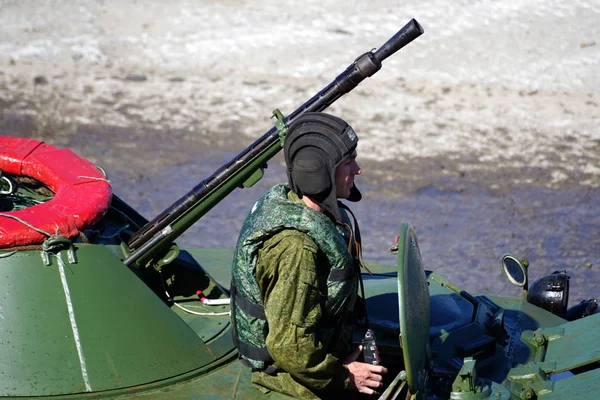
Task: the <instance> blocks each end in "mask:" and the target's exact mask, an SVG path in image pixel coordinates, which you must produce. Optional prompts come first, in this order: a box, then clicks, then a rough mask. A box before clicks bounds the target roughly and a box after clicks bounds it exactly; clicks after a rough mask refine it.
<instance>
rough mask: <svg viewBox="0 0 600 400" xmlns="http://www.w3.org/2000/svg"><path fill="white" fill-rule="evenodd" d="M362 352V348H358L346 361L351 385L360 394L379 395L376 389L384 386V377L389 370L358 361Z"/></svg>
mask: <svg viewBox="0 0 600 400" xmlns="http://www.w3.org/2000/svg"><path fill="white" fill-rule="evenodd" d="M361 351H362V346H358V347H357V348H356V350H354V352H353V353H352V354H350V355H349V356H348V357H347V358H346V359H345V360H344V365H345V366H346V368H348V371H350V383H351V385H352V387H353V389H355V390H356V391H358V392H360V393H366V394H374V393H377V392H376V391H375V390H374V389H379V388H380V387H382V386H383V375H384V374H387V372H388V371H387V368H385V367H383V366H381V365H371V364H365V363H362V362H358V361H356V360H357V359H358V357H359V356H360V353H361Z"/></svg>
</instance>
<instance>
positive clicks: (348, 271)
mask: <svg viewBox="0 0 600 400" xmlns="http://www.w3.org/2000/svg"><path fill="white" fill-rule="evenodd" d="M356 273H357V271H356V269H355V268H341V269H332V270H331V271H330V272H329V280H331V281H349V280H352V279H353V278H354V277H355V276H356Z"/></svg>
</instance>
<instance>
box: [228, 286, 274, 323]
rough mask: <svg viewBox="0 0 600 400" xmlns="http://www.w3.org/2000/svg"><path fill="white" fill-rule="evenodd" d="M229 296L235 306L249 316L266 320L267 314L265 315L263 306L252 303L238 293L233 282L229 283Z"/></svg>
mask: <svg viewBox="0 0 600 400" xmlns="http://www.w3.org/2000/svg"><path fill="white" fill-rule="evenodd" d="M231 297H232V298H233V301H234V302H235V305H236V307H239V308H240V309H241V310H243V311H244V312H245V313H246V314H248V315H249V316H251V317H254V318H258V319H262V320H263V321H266V320H267V316H266V315H265V308H264V307H263V306H261V305H260V304H256V303H253V302H251V301H249V300H248V299H246V298H245V297H244V296H242V295H240V294H239V293H238V291H237V288H236V287H235V285H234V284H233V283H232V284H231Z"/></svg>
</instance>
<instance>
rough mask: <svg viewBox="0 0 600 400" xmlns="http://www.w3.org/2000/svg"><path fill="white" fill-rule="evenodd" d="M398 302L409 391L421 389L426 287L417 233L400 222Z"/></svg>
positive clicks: (427, 318)
mask: <svg viewBox="0 0 600 400" xmlns="http://www.w3.org/2000/svg"><path fill="white" fill-rule="evenodd" d="M398 305H399V313H400V345H401V346H402V353H403V357H404V368H405V369H406V378H407V383H408V387H409V389H410V391H411V393H413V394H416V393H418V392H421V393H422V392H423V390H424V385H425V363H426V360H427V352H428V345H429V322H430V313H429V306H430V305H429V288H428V286H427V279H426V277H425V271H424V270H423V266H422V263H421V252H420V251H419V244H418V243H417V235H416V233H415V231H414V229H413V227H412V226H411V225H410V224H409V223H403V224H402V226H401V227H400V234H399V235H398Z"/></svg>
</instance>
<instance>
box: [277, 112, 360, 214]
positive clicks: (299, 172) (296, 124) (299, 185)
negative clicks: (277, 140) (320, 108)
mask: <svg viewBox="0 0 600 400" xmlns="http://www.w3.org/2000/svg"><path fill="white" fill-rule="evenodd" d="M357 143H358V137H357V136H356V133H355V132H354V130H353V129H352V127H351V126H350V125H348V123H346V122H345V121H344V120H342V119H341V118H338V117H335V116H333V115H330V114H325V113H322V112H309V113H306V114H304V115H302V116H300V117H298V118H297V119H296V120H294V121H293V122H292V123H291V125H290V127H289V129H288V133H287V136H286V139H285V145H284V155H285V163H286V166H287V176H288V181H289V184H290V188H291V189H292V191H294V192H295V193H297V194H298V195H299V196H303V195H307V196H309V197H310V198H311V199H313V200H314V201H316V202H318V203H319V204H320V205H321V206H322V207H323V208H324V209H325V211H327V212H328V213H329V214H331V215H332V216H333V217H334V218H335V219H336V220H338V221H341V219H342V218H341V215H340V210H339V207H338V202H337V196H336V185H335V170H336V168H337V166H338V165H339V164H340V163H341V162H342V161H344V160H346V159H347V158H348V157H350V156H351V155H352V153H354V150H355V149H356V145H357ZM361 197H362V196H361V194H360V192H359V191H358V189H357V188H356V186H354V187H353V188H352V190H351V192H350V196H349V197H348V200H350V201H359V200H360V199H361Z"/></svg>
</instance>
